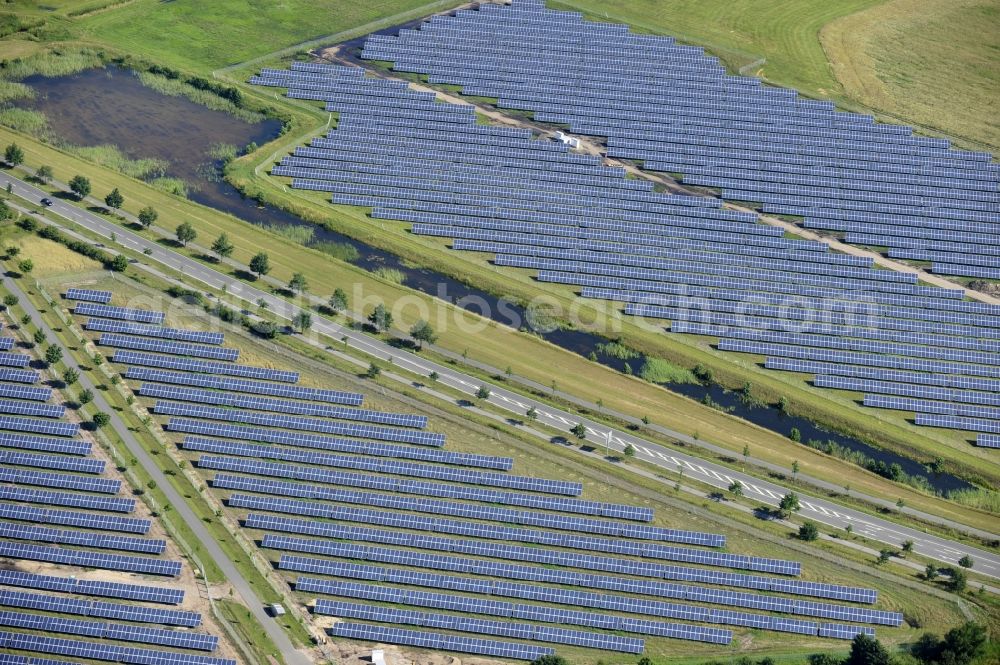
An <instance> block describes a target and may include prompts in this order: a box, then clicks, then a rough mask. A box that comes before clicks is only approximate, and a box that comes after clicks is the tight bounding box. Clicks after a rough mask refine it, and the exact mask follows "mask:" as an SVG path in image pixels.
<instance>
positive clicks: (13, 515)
mask: <svg viewBox="0 0 1000 665" xmlns="http://www.w3.org/2000/svg"><path fill="white" fill-rule="evenodd" d="M0 517H2V518H4V519H14V520H22V521H26V522H34V523H36V524H58V525H60V526H77V527H83V528H86V529H97V530H100V531H122V532H125V533H138V534H145V533H147V532H148V531H149V528H150V526H151V525H152V522H151V521H150V520H148V519H146V518H141V517H121V516H118V515H105V514H103V513H85V512H77V511H71V510H55V509H52V508H37V507H35V506H24V505H19V504H13V503H4V504H0Z"/></svg>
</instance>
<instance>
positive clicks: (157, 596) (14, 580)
mask: <svg viewBox="0 0 1000 665" xmlns="http://www.w3.org/2000/svg"><path fill="white" fill-rule="evenodd" d="M0 584H6V585H7V586H16V587H22V588H28V589H40V590H43V591H58V592H60V593H72V594H76V595H80V596H100V597H103V598H120V599H123V600H135V601H141V602H151V603H163V604H167V605H179V604H180V603H181V602H182V601H183V600H184V591H183V590H182V589H170V588H165V587H154V586H144V585H141V584H125V583H121V582H103V581H100V580H81V579H77V578H75V577H57V576H55V575H38V574H36V573H26V572H22V571H19V570H6V569H0Z"/></svg>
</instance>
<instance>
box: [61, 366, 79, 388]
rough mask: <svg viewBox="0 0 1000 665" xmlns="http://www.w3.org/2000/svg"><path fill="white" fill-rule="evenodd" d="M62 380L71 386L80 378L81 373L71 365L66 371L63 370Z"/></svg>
mask: <svg viewBox="0 0 1000 665" xmlns="http://www.w3.org/2000/svg"><path fill="white" fill-rule="evenodd" d="M62 380H63V383H65V384H66V385H67V386H71V385H73V384H74V383H76V382H77V381H79V380H80V373H79V372H77V371H76V370H75V369H73V368H72V367H70V368H69V369H67V370H66V371H65V372H63V375H62Z"/></svg>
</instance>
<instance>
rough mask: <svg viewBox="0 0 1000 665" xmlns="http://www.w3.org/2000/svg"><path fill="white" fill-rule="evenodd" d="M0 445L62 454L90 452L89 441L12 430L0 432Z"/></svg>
mask: <svg viewBox="0 0 1000 665" xmlns="http://www.w3.org/2000/svg"><path fill="white" fill-rule="evenodd" d="M0 446H3V447H5V448H21V449H24V450H41V451H45V452H50V453H62V454H64V455H89V454H90V452H91V447H90V442H89V441H82V440H81V441H75V440H67V439H52V438H49V437H45V436H32V435H30V434H14V433H12V432H0Z"/></svg>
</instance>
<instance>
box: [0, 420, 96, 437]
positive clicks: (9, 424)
mask: <svg viewBox="0 0 1000 665" xmlns="http://www.w3.org/2000/svg"><path fill="white" fill-rule="evenodd" d="M0 429H10V430H16V431H18V432H35V433H37V434H52V435H55V436H70V437H72V436H76V433H77V432H78V431H79V430H80V426H79V425H78V424H77V423H62V422H53V421H50V420H35V419H34V418H17V417H14V416H0Z"/></svg>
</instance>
